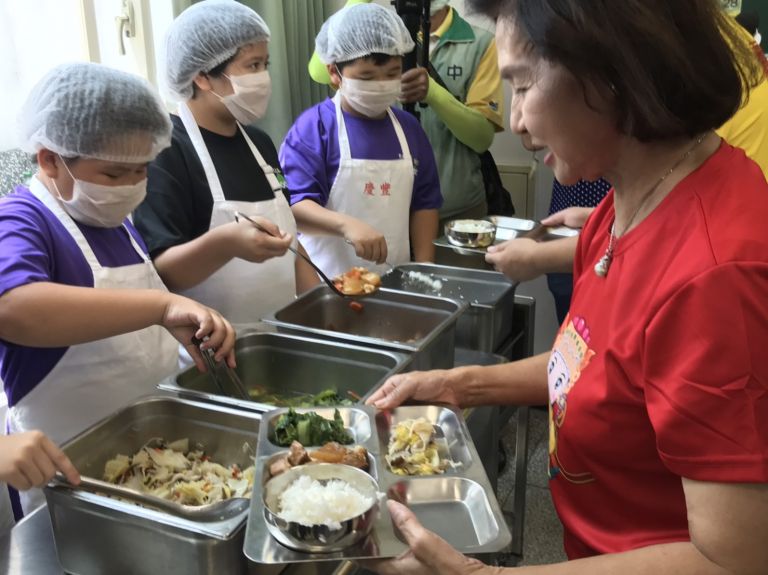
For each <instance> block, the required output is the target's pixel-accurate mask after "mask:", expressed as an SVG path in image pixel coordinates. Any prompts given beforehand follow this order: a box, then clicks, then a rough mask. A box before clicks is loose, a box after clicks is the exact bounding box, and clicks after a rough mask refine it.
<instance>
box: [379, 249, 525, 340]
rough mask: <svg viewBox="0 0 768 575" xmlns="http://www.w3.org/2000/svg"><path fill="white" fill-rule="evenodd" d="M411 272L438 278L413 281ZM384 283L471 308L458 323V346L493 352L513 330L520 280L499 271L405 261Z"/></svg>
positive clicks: (393, 287)
mask: <svg viewBox="0 0 768 575" xmlns="http://www.w3.org/2000/svg"><path fill="white" fill-rule="evenodd" d="M409 272H418V273H422V274H426V275H428V276H430V277H431V278H432V279H435V280H439V281H440V282H441V283H442V287H441V288H440V289H439V290H435V289H434V288H433V287H431V286H429V285H427V284H425V283H424V282H420V281H418V280H413V279H411V278H410V277H409V275H408V274H409ZM381 284H382V286H384V287H386V288H390V289H396V290H403V291H408V292H413V293H423V294H426V295H434V296H439V297H446V298H450V299H454V300H459V301H463V302H466V303H468V304H469V308H468V309H467V310H466V311H465V312H464V313H463V314H461V315H460V316H459V319H458V322H457V324H456V346H457V347H463V348H467V349H474V350H478V351H486V352H493V351H495V350H496V349H498V347H499V345H500V344H501V342H503V341H504V340H505V339H506V338H507V337H508V336H509V334H510V333H512V308H513V307H514V305H515V287H516V286H517V283H513V282H511V281H510V280H509V279H507V278H506V276H504V274H501V273H499V272H491V271H481V270H470V269H467V268H459V267H451V266H440V265H435V264H418V263H410V264H402V265H399V266H395V267H394V268H393V269H392V270H391V271H390V272H388V273H387V274H385V275H384V276H383V277H382V278H381Z"/></svg>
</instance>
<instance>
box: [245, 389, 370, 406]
mask: <svg viewBox="0 0 768 575" xmlns="http://www.w3.org/2000/svg"><path fill="white" fill-rule="evenodd" d="M347 393H348V394H349V395H350V397H351V398H352V399H349V398H346V397H342V396H341V395H339V392H338V391H336V390H335V389H324V390H323V391H321V392H320V393H318V394H316V395H311V394H308V393H297V394H296V395H295V396H293V397H291V396H289V395H287V394H281V393H277V392H269V391H265V390H264V389H263V388H259V389H251V390H249V392H248V394H249V395H250V398H251V400H253V401H258V402H259V403H267V404H269V405H275V406H277V407H333V406H336V405H343V406H348V405H353V404H354V403H355V401H359V400H360V397H359V396H355V395H353V394H352V392H351V391H347Z"/></svg>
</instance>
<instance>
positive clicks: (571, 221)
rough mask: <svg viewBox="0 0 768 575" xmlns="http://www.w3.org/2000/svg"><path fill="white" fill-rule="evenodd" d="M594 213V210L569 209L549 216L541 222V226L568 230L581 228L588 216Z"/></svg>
mask: <svg viewBox="0 0 768 575" xmlns="http://www.w3.org/2000/svg"><path fill="white" fill-rule="evenodd" d="M594 211H595V208H579V207H576V206H574V207H571V208H565V209H564V210H560V211H559V212H555V213H554V214H552V215H551V216H548V217H546V218H544V219H543V220H541V223H542V225H545V226H568V227H569V228H575V229H579V228H583V227H584V224H585V223H587V218H589V215H590V214H591V213H592V212H594Z"/></svg>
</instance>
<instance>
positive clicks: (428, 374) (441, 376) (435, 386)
mask: <svg viewBox="0 0 768 575" xmlns="http://www.w3.org/2000/svg"><path fill="white" fill-rule="evenodd" d="M457 374H458V370H457V369H450V370H447V369H433V370H431V371H411V372H409V373H400V374H398V375H393V376H392V377H390V378H389V379H388V380H387V381H386V382H384V385H382V386H381V387H380V388H379V389H377V390H376V391H375V392H374V393H373V395H371V397H369V398H368V399H367V400H366V404H368V405H373V406H374V407H376V408H377V409H393V408H395V407H397V406H399V405H402V404H403V403H405V402H406V401H408V400H411V399H412V400H414V401H424V402H430V403H446V404H448V405H456V406H458V405H459V394H458V393H457V392H456V390H455V389H454V383H453V382H454V381H455V380H457V379H458V377H457Z"/></svg>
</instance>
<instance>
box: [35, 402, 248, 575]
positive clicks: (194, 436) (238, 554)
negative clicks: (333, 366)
mask: <svg viewBox="0 0 768 575" xmlns="http://www.w3.org/2000/svg"><path fill="white" fill-rule="evenodd" d="M259 423H260V415H259V414H257V413H248V412H242V411H237V410H233V409H230V408H228V407H225V406H216V405H210V404H204V403H198V402H193V401H187V400H183V399H176V398H169V397H150V398H145V399H141V400H139V401H137V402H136V403H134V404H132V405H130V406H128V407H126V408H124V409H122V410H120V411H118V412H117V413H115V414H114V415H112V416H110V417H108V418H106V419H104V420H103V421H101V422H99V423H97V424H96V425H94V426H93V427H91V428H89V429H88V430H86V431H84V432H83V433H82V434H80V435H79V436H77V437H76V438H74V439H73V440H71V441H70V442H68V443H67V444H66V445H65V446H64V451H65V452H66V453H67V455H68V456H69V457H70V458H71V459H72V461H73V463H74V464H75V466H76V467H77V468H78V469H79V470H80V472H81V474H83V475H86V476H91V477H95V478H101V476H102V472H103V470H104V464H105V463H106V462H107V460H109V459H111V458H112V457H114V456H115V455H117V454H119V453H122V454H126V455H129V454H132V453H134V452H136V451H137V450H138V449H139V448H140V447H141V446H142V445H144V444H145V443H146V442H147V441H149V440H150V439H152V438H156V437H162V438H165V439H169V440H175V439H180V438H185V437H186V438H189V439H190V441H191V442H194V443H199V444H201V445H202V446H203V447H204V449H205V451H206V453H207V454H208V455H210V457H211V459H212V460H214V461H216V462H219V463H222V464H227V465H229V464H232V463H237V464H238V465H239V466H241V467H242V468H245V467H248V466H249V465H252V464H253V457H254V452H255V449H256V443H257V440H258V432H259ZM45 496H46V499H47V501H48V508H49V510H50V514H51V523H52V525H53V533H54V538H55V540H56V548H57V551H58V555H59V562H60V563H61V565H62V567H63V568H64V570H65V571H66V572H68V573H73V574H77V575H97V574H103V573H179V574H181V573H184V574H185V575H189V574H214V573H243V572H246V570H247V561H245V559H244V557H243V555H242V542H243V537H244V522H245V519H246V516H247V510H246V511H239V512H233V513H231V514H224V515H222V516H219V517H217V518H215V519H211V518H209V519H206V520H199V521H198V520H192V519H189V518H185V517H178V516H174V515H172V514H170V513H165V512H160V511H155V510H153V509H149V508H145V507H141V506H139V505H136V504H133V503H129V502H127V501H121V500H118V499H112V498H109V497H106V496H104V495H100V494H98V493H89V492H86V491H82V490H73V489H71V488H70V487H68V486H66V485H64V484H52V485H50V486H49V487H46V489H45Z"/></svg>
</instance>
